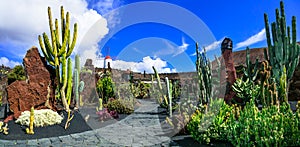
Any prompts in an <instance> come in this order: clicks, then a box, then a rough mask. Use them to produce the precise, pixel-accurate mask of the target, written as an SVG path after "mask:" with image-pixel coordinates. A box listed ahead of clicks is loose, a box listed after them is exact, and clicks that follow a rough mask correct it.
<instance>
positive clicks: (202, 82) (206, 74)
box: [196, 43, 212, 104]
mask: <svg viewBox="0 0 300 147" xmlns="http://www.w3.org/2000/svg"><path fill="white" fill-rule="evenodd" d="M196 53H197V60H196V70H197V74H198V84H199V92H200V93H199V98H200V103H201V104H207V103H208V102H209V99H210V98H211V97H212V74H211V63H210V61H209V59H207V58H206V51H205V49H204V52H203V53H200V51H199V46H198V43H196Z"/></svg>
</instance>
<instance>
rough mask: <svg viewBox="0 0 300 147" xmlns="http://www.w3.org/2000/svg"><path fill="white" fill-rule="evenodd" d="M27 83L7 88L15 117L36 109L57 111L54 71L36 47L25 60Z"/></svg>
mask: <svg viewBox="0 0 300 147" xmlns="http://www.w3.org/2000/svg"><path fill="white" fill-rule="evenodd" d="M23 65H24V68H25V73H26V81H15V82H13V83H12V84H10V85H9V86H7V100H8V103H9V105H10V110H11V111H12V112H13V113H14V117H15V118H18V117H19V116H20V114H21V112H23V111H25V110H30V108H31V107H32V106H33V107H34V108H35V109H43V108H51V109H52V110H55V96H54V95H55V94H54V90H53V89H54V88H53V87H54V86H53V85H54V84H53V83H54V82H53V81H54V78H55V76H54V74H51V73H55V72H54V69H53V68H52V67H51V66H48V65H47V62H46V60H45V59H44V58H43V57H41V56H40V54H39V51H38V49H37V48H36V47H32V48H31V49H29V50H28V51H27V53H26V56H25V58H24V59H23Z"/></svg>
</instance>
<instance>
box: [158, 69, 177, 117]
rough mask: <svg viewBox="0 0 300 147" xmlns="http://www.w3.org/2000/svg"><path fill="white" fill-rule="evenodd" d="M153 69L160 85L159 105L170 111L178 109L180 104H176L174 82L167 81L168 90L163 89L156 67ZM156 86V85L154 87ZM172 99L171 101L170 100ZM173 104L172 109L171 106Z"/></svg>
mask: <svg viewBox="0 0 300 147" xmlns="http://www.w3.org/2000/svg"><path fill="white" fill-rule="evenodd" d="M152 69H153V71H154V75H155V78H156V81H157V85H158V92H157V95H158V99H157V100H158V103H159V104H160V106H161V107H163V108H166V109H167V110H168V111H173V110H175V109H177V108H178V104H177V103H176V102H175V99H174V98H173V84H172V81H169V80H165V82H166V88H165V89H163V86H162V84H161V81H160V77H159V74H158V72H157V71H156V69H155V67H154V66H152ZM152 86H154V85H152ZM169 98H170V99H171V101H170V100H169ZM170 103H171V107H170V105H169V104H170Z"/></svg>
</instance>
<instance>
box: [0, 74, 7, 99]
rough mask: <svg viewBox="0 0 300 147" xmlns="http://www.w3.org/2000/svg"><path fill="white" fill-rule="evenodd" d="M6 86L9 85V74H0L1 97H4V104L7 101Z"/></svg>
mask: <svg viewBox="0 0 300 147" xmlns="http://www.w3.org/2000/svg"><path fill="white" fill-rule="evenodd" d="M6 86H7V76H6V75H0V95H1V96H0V97H1V98H2V104H6V103H7V93H6Z"/></svg>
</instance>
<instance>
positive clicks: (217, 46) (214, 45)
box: [191, 37, 225, 56]
mask: <svg viewBox="0 0 300 147" xmlns="http://www.w3.org/2000/svg"><path fill="white" fill-rule="evenodd" d="M224 38H225V37H223V38H222V39H220V40H218V41H215V42H213V43H211V44H209V45H207V46H204V48H205V50H206V51H211V50H215V49H220V45H221V43H222V41H223V40H224ZM199 48H202V47H200V46H199ZM201 52H203V48H202V49H201ZM196 55H197V53H196V52H195V53H193V54H191V56H196Z"/></svg>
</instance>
